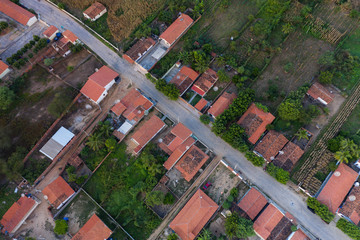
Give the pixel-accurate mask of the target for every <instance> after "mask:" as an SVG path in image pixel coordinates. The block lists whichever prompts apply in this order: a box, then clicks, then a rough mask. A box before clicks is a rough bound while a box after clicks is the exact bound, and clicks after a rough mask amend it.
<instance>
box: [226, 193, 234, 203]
mask: <svg viewBox="0 0 360 240" xmlns="http://www.w3.org/2000/svg"><path fill="white" fill-rule="evenodd" d="M227 200H228V201H229V202H233V201H234V197H233V196H232V195H231V194H230V195H229V197H228V198H227Z"/></svg>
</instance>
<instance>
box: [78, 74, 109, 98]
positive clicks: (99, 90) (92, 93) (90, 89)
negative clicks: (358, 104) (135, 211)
mask: <svg viewBox="0 0 360 240" xmlns="http://www.w3.org/2000/svg"><path fill="white" fill-rule="evenodd" d="M104 91H105V88H104V87H102V86H100V85H99V84H98V83H96V82H94V81H93V80H91V79H89V80H88V81H87V82H86V83H85V85H84V86H83V87H82V88H81V90H80V92H81V93H82V94H84V95H85V96H87V97H88V98H90V99H92V100H93V101H95V102H96V101H97V100H98V99H99V98H100V97H101V95H102V94H103V92H104Z"/></svg>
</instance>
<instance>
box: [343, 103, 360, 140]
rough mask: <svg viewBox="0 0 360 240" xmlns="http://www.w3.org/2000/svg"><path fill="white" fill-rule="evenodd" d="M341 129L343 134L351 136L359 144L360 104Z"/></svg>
mask: <svg viewBox="0 0 360 240" xmlns="http://www.w3.org/2000/svg"><path fill="white" fill-rule="evenodd" d="M340 131H341V132H342V134H343V135H346V136H348V137H350V138H351V139H353V140H354V141H355V142H356V143H357V144H360V104H358V105H357V106H356V108H355V109H354V111H353V112H352V113H351V115H350V116H349V117H348V119H347V120H346V122H345V123H344V124H343V126H342V127H341V129H340Z"/></svg>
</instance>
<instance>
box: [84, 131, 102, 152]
mask: <svg viewBox="0 0 360 240" xmlns="http://www.w3.org/2000/svg"><path fill="white" fill-rule="evenodd" d="M86 145H87V146H89V147H90V148H91V149H92V150H94V151H95V152H96V151H99V150H100V149H101V148H102V147H103V146H104V139H103V138H102V136H101V134H100V133H93V134H91V135H90V137H89V138H88V141H87V142H86Z"/></svg>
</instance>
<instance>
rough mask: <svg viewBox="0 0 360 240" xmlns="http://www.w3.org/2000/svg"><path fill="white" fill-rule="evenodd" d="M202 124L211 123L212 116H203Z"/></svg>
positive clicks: (201, 117) (201, 118)
mask: <svg viewBox="0 0 360 240" xmlns="http://www.w3.org/2000/svg"><path fill="white" fill-rule="evenodd" d="M200 122H202V123H203V124H205V125H208V124H209V123H210V116H209V115H207V114H203V115H201V116H200Z"/></svg>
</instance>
